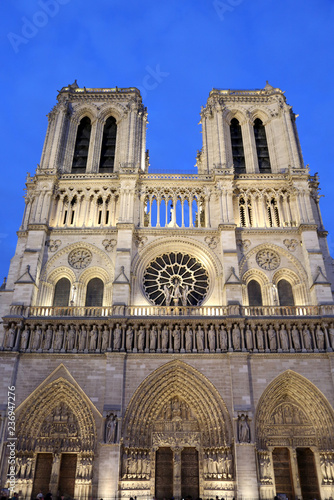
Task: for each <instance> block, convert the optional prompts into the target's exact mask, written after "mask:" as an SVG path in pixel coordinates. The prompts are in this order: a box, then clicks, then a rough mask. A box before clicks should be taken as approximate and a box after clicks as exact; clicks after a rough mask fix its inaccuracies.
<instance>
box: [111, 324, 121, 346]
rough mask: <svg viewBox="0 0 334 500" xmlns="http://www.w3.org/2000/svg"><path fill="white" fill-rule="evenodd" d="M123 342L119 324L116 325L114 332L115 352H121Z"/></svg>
mask: <svg viewBox="0 0 334 500" xmlns="http://www.w3.org/2000/svg"><path fill="white" fill-rule="evenodd" d="M121 341H122V330H121V329H120V327H119V324H118V323H117V324H116V328H115V330H114V343H113V349H114V351H119V349H120V348H121Z"/></svg>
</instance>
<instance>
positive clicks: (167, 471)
mask: <svg viewBox="0 0 334 500" xmlns="http://www.w3.org/2000/svg"><path fill="white" fill-rule="evenodd" d="M172 496H173V452H172V450H171V449H170V448H159V449H158V450H157V452H156V456H155V497H156V498H157V500H162V499H163V498H167V499H168V498H172Z"/></svg>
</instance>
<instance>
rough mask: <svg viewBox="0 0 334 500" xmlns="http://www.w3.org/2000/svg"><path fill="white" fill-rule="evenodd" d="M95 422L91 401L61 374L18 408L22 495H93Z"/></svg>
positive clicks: (18, 445)
mask: <svg viewBox="0 0 334 500" xmlns="http://www.w3.org/2000/svg"><path fill="white" fill-rule="evenodd" d="M96 435H97V434H96V425H95V420H94V416H93V413H92V411H91V409H90V408H89V406H88V404H87V401H85V399H84V398H83V396H82V394H80V392H79V391H78V389H77V388H75V387H74V386H73V384H71V383H70V382H69V381H67V380H65V379H64V378H62V377H60V378H58V379H57V380H54V381H53V382H51V383H49V384H47V385H45V386H43V387H41V388H40V389H37V391H36V392H35V393H34V394H33V395H31V396H30V397H29V398H28V399H27V400H26V401H25V402H24V403H22V405H21V406H20V408H18V415H17V448H16V451H17V469H16V471H17V473H16V475H17V481H18V488H19V489H20V490H21V491H22V494H23V497H25V498H30V496H31V495H32V498H36V495H37V494H38V493H39V491H43V492H44V494H45V492H48V491H50V492H51V493H52V494H53V495H56V494H57V492H58V491H60V493H61V494H64V495H65V496H66V495H68V496H70V497H75V498H87V497H88V496H89V495H91V483H92V467H93V457H94V450H95V446H96Z"/></svg>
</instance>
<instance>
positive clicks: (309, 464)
mask: <svg viewBox="0 0 334 500" xmlns="http://www.w3.org/2000/svg"><path fill="white" fill-rule="evenodd" d="M296 451H297V463H298V471H299V480H300V488H301V490H302V495H303V500H313V498H320V492H319V482H318V477H317V471H316V468H315V461H314V455H313V452H312V450H310V448H297V450H296Z"/></svg>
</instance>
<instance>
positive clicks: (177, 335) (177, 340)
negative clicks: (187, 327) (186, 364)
mask: <svg viewBox="0 0 334 500" xmlns="http://www.w3.org/2000/svg"><path fill="white" fill-rule="evenodd" d="M172 335H173V339H174V351H179V350H180V346H181V331H180V328H179V326H178V325H175V328H174V330H173V334H172Z"/></svg>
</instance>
